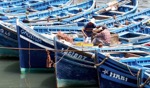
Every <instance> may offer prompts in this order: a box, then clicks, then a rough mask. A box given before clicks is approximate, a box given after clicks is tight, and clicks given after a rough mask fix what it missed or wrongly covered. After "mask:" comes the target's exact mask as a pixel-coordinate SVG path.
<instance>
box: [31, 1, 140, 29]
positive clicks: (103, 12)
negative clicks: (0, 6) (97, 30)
mask: <svg viewBox="0 0 150 88" xmlns="http://www.w3.org/2000/svg"><path fill="white" fill-rule="evenodd" d="M133 2H134V4H133ZM137 2H138V0H132V1H124V0H121V1H114V2H109V3H106V5H102V6H101V7H95V8H94V9H93V10H89V11H86V12H84V13H81V14H78V15H75V16H70V17H65V18H64V17H62V18H64V19H62V18H61V19H62V20H61V21H60V24H61V25H64V24H66V23H67V24H68V23H69V24H73V23H77V25H78V26H83V25H85V24H86V23H87V22H88V21H89V19H91V18H92V17H94V18H95V19H96V23H100V22H102V21H105V20H108V18H112V17H113V16H114V15H116V16H117V17H119V16H122V15H128V14H130V13H134V12H135V11H136V8H137V5H138V3H137ZM115 6H118V7H117V10H115V12H118V13H119V12H120V13H124V14H122V15H121V14H116V13H115V12H114V13H112V12H111V11H112V10H111V7H115ZM124 6H131V7H133V8H132V9H131V8H128V7H124ZM51 20H57V19H55V18H51ZM38 21H39V20H37V21H30V22H38Z"/></svg>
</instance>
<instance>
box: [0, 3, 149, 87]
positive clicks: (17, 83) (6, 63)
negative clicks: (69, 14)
mask: <svg viewBox="0 0 150 88" xmlns="http://www.w3.org/2000/svg"><path fill="white" fill-rule="evenodd" d="M74 1H76V0H74ZM98 1H99V2H98V3H99V4H102V3H104V1H105V2H108V1H110V0H98ZM148 7H150V0H139V8H138V9H139V10H142V9H144V8H148ZM0 88H56V79H55V73H54V72H34V73H33V72H28V73H27V74H21V73H20V68H19V60H18V59H14V58H13V59H12V58H7V59H4V58H2V59H0ZM71 88H73V87H71ZM78 88H79V87H78ZM82 88H83V87H82ZM86 88H87V87H86ZM91 88H94V87H91Z"/></svg>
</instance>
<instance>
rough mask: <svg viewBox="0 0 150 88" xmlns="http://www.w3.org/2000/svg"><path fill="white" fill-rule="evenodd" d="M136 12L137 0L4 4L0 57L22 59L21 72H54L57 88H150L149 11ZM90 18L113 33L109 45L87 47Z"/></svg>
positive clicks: (4, 0) (4, 1) (18, 0)
mask: <svg viewBox="0 0 150 88" xmlns="http://www.w3.org/2000/svg"><path fill="white" fill-rule="evenodd" d="M137 7H138V0H115V1H110V2H107V3H105V4H103V5H100V4H97V1H96V0H85V1H82V2H80V3H77V2H76V3H75V1H74V0H15V1H7V0H1V1H0V8H1V9H0V38H1V41H0V56H1V58H4V57H7V58H13V57H14V58H19V61H20V71H21V73H25V72H27V71H28V70H41V71H44V70H47V71H48V70H52V69H54V70H55V73H56V80H57V87H65V88H66V87H75V86H80V87H81V86H95V87H98V86H99V88H131V87H140V88H143V87H145V88H149V87H150V85H149V81H150V78H149V77H150V70H149V65H150V55H149V54H150V18H149V17H150V9H149V8H147V9H144V10H142V11H137ZM91 19H94V21H95V25H96V26H102V25H105V26H106V27H107V29H108V30H109V31H110V32H111V43H110V45H109V46H105V45H99V46H97V45H93V44H92V43H91V42H86V43H85V42H84V41H85V38H84V35H83V33H82V30H81V29H82V28H83V27H84V26H85V25H86V24H87V23H88V22H89V21H91ZM60 34H61V35H63V36H61V35H60ZM60 38H61V39H60ZM70 39H72V40H73V41H70Z"/></svg>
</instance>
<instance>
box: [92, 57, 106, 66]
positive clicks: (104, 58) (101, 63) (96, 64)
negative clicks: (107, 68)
mask: <svg viewBox="0 0 150 88" xmlns="http://www.w3.org/2000/svg"><path fill="white" fill-rule="evenodd" d="M107 59H108V56H106V58H104V60H103V61H102V62H101V63H98V64H95V66H94V67H97V66H100V65H102V64H103V63H105V61H106V60H107Z"/></svg>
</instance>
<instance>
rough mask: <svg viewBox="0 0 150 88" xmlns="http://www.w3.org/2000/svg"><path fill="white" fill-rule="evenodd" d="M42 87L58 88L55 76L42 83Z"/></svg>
mask: <svg viewBox="0 0 150 88" xmlns="http://www.w3.org/2000/svg"><path fill="white" fill-rule="evenodd" d="M41 86H42V87H50V88H56V79H55V75H54V74H53V75H51V76H50V77H48V78H47V79H45V80H44V81H43V82H42V83H41Z"/></svg>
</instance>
